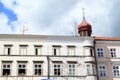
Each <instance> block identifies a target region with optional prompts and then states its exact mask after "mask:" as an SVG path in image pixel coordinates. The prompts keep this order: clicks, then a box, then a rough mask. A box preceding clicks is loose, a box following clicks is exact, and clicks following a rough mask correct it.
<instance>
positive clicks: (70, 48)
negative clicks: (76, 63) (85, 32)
mask: <svg viewBox="0 0 120 80" xmlns="http://www.w3.org/2000/svg"><path fill="white" fill-rule="evenodd" d="M68 55H73V56H74V55H75V47H68Z"/></svg>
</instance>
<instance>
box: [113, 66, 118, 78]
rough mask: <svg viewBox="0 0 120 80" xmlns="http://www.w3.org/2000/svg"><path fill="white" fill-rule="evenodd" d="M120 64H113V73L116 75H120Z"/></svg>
mask: <svg viewBox="0 0 120 80" xmlns="http://www.w3.org/2000/svg"><path fill="white" fill-rule="evenodd" d="M119 67H120V66H113V75H114V76H115V77H119V76H120V68H119Z"/></svg>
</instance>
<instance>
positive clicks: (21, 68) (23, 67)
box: [18, 63, 26, 76]
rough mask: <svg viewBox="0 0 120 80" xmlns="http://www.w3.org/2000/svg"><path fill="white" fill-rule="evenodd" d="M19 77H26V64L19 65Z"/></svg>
mask: <svg viewBox="0 0 120 80" xmlns="http://www.w3.org/2000/svg"><path fill="white" fill-rule="evenodd" d="M18 75H20V76H24V75H26V64H25V63H19V64H18Z"/></svg>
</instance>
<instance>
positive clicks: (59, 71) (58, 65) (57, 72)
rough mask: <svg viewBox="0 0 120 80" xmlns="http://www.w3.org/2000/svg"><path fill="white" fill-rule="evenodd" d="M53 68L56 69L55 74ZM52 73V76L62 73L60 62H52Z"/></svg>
mask: <svg viewBox="0 0 120 80" xmlns="http://www.w3.org/2000/svg"><path fill="white" fill-rule="evenodd" d="M55 65H56V67H55ZM55 70H57V71H56V74H55ZM53 75H54V76H60V75H62V72H61V64H60V63H54V64H53Z"/></svg>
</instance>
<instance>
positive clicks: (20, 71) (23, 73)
mask: <svg viewBox="0 0 120 80" xmlns="http://www.w3.org/2000/svg"><path fill="white" fill-rule="evenodd" d="M18 74H19V75H25V74H26V70H25V69H18Z"/></svg>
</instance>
